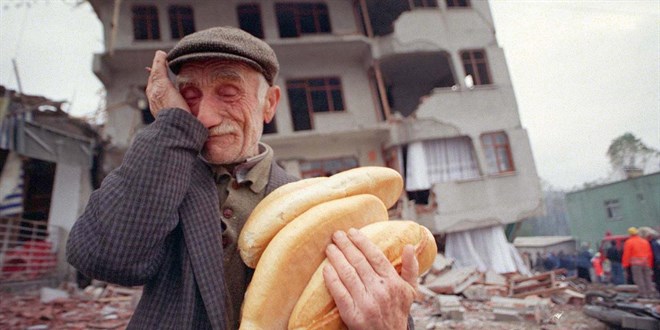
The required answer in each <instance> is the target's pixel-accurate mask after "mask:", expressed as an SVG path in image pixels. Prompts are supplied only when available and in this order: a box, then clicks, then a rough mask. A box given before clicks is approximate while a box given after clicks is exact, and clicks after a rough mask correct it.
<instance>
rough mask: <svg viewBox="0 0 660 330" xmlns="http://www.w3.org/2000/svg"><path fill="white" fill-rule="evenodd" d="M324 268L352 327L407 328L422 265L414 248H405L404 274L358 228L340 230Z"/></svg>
mask: <svg viewBox="0 0 660 330" xmlns="http://www.w3.org/2000/svg"><path fill="white" fill-rule="evenodd" d="M332 240H333V242H334V244H330V245H328V247H327V249H326V255H327V256H328V260H329V262H330V265H328V266H326V267H325V268H324V269H323V276H324V278H325V283H326V286H327V287H328V290H329V291H330V294H331V295H332V297H333V299H334V300H335V304H336V305H337V309H338V311H339V315H340V316H341V319H342V321H344V323H345V324H346V325H347V326H348V328H349V329H406V327H407V325H408V314H409V312H410V306H411V305H412V302H413V299H414V297H415V292H416V287H417V275H418V273H419V265H418V263H417V258H415V253H414V249H413V247H412V246H411V245H406V246H405V247H404V249H403V256H402V262H403V265H402V269H401V275H400V276H399V274H398V273H397V272H396V270H395V269H394V267H393V266H392V264H390V262H389V261H388V260H387V258H386V257H385V255H383V253H382V252H381V251H380V249H378V247H377V246H376V245H375V244H373V243H372V242H371V241H369V239H368V238H367V237H366V236H365V235H364V234H362V233H360V232H359V231H358V230H356V229H350V230H349V231H348V235H347V234H346V233H344V232H341V231H340V232H336V233H335V234H334V235H333V236H332Z"/></svg>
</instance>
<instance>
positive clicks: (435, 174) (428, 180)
mask: <svg viewBox="0 0 660 330" xmlns="http://www.w3.org/2000/svg"><path fill="white" fill-rule="evenodd" d="M403 152H404V154H405V155H406V156H405V158H404V160H403V166H404V168H405V173H406V191H419V190H429V189H430V188H431V186H432V185H434V184H436V183H442V182H455V181H464V180H473V179H478V178H479V177H480V176H481V175H480V172H479V165H478V163H477V158H476V156H475V152H474V146H473V144H472V140H471V139H470V138H469V137H467V136H461V137H454V138H447V139H435V140H427V141H419V142H412V143H410V144H408V145H407V146H405V148H404V150H403Z"/></svg>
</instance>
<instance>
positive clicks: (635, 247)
mask: <svg viewBox="0 0 660 330" xmlns="http://www.w3.org/2000/svg"><path fill="white" fill-rule="evenodd" d="M628 234H630V238H628V239H627V240H626V242H625V243H624V244H623V258H622V260H621V264H622V265H623V267H624V268H627V267H630V270H631V272H632V277H633V283H635V284H636V285H637V287H638V289H639V297H640V298H655V297H656V296H657V292H656V291H655V288H654V286H653V283H652V282H651V274H652V272H653V271H652V269H653V254H652V252H651V244H649V241H647V240H645V239H644V238H642V237H640V236H639V234H638V230H637V228H635V227H630V228H628Z"/></svg>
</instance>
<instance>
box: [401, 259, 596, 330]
mask: <svg viewBox="0 0 660 330" xmlns="http://www.w3.org/2000/svg"><path fill="white" fill-rule="evenodd" d="M565 273H566V271H565V270H564V269H558V270H554V271H549V272H544V273H540V274H535V275H532V276H523V275H521V274H518V273H512V274H504V275H502V274H497V273H495V272H493V271H487V272H479V271H478V270H477V269H476V268H474V267H455V266H453V265H452V262H451V261H450V260H447V259H445V258H444V256H443V255H441V254H438V257H437V259H436V262H435V263H434V265H433V267H432V269H431V270H430V271H429V272H428V273H427V274H425V275H424V276H423V277H421V278H420V284H419V286H418V288H419V289H418V296H417V299H416V301H415V303H414V304H413V308H412V311H411V314H412V316H413V318H414V320H415V328H416V329H420V330H421V329H446V328H449V329H531V328H536V329H606V327H605V325H604V324H602V323H600V322H599V321H598V320H596V319H594V318H590V317H588V316H586V315H584V314H583V313H582V306H583V305H584V303H585V294H584V292H585V290H586V288H587V285H586V283H584V282H581V280H579V279H577V278H567V277H566V276H565Z"/></svg>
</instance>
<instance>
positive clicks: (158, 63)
mask: <svg viewBox="0 0 660 330" xmlns="http://www.w3.org/2000/svg"><path fill="white" fill-rule="evenodd" d="M163 78H165V79H167V53H165V52H164V51H162V50H157V51H156V54H154V60H153V63H152V64H151V70H150V72H149V80H150V81H154V80H157V79H163Z"/></svg>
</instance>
